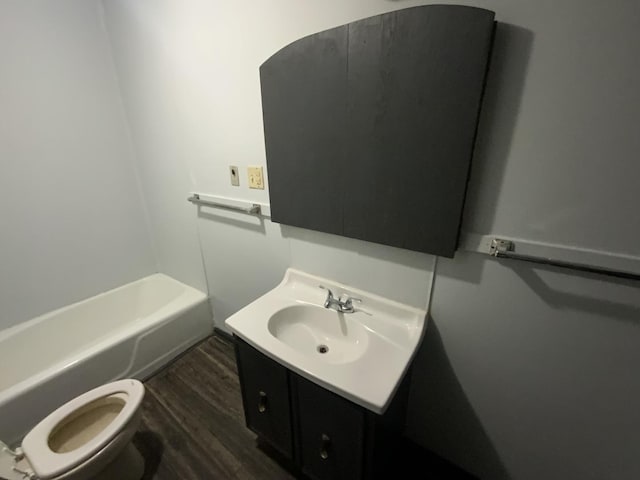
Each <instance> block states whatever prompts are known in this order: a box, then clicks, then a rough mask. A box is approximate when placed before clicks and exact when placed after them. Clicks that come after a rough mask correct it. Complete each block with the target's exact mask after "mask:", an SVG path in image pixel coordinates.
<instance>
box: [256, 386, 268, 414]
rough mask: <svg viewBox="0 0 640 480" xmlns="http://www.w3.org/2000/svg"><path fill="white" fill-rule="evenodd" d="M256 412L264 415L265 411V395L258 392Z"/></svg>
mask: <svg viewBox="0 0 640 480" xmlns="http://www.w3.org/2000/svg"><path fill="white" fill-rule="evenodd" d="M258 411H259V412H260V413H264V412H266V411H267V394H266V393H264V392H263V391H262V390H260V393H259V394H258Z"/></svg>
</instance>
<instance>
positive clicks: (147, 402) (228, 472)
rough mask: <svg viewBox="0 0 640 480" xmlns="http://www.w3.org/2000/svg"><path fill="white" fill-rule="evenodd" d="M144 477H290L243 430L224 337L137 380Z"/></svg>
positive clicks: (172, 479) (173, 479) (230, 354)
mask: <svg viewBox="0 0 640 480" xmlns="http://www.w3.org/2000/svg"><path fill="white" fill-rule="evenodd" d="M145 387H146V394H145V398H144V402H143V405H142V425H141V426H140V428H139V430H138V433H136V436H135V437H134V440H133V441H134V444H135V445H136V447H137V448H138V450H140V453H141V454H142V456H143V457H144V459H145V475H144V477H143V478H145V479H158V480H163V479H167V480H169V479H170V480H176V479H197V480H199V479H246V480H248V479H261V480H265V479H267V480H268V479H274V480H276V479H277V480H280V479H282V480H286V479H293V478H295V477H294V476H293V475H292V474H291V473H290V472H289V471H288V470H287V469H285V467H283V466H282V465H281V464H279V463H277V462H276V461H275V460H273V457H272V455H268V454H267V453H266V452H265V450H263V449H262V448H258V446H257V442H256V437H255V435H254V434H253V433H252V432H251V431H250V430H248V429H247V428H246V427H245V423H244V414H243V410H242V399H241V397H240V384H239V382H238V371H237V369H236V362H235V356H234V350H233V344H232V342H231V341H230V340H227V339H226V338H223V337H220V336H218V335H214V336H212V337H209V338H208V339H207V340H205V341H204V342H202V343H200V344H199V345H197V346H196V347H194V348H192V349H191V350H190V351H188V352H187V353H186V354H185V355H183V356H182V357H180V358H179V359H178V360H176V361H175V362H174V363H173V364H171V365H170V366H169V367H167V368H165V369H164V370H162V371H160V372H159V373H157V374H155V375H154V376H153V377H151V378H150V379H148V380H147V381H146V382H145Z"/></svg>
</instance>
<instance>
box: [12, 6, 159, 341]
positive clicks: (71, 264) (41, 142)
mask: <svg viewBox="0 0 640 480" xmlns="http://www.w3.org/2000/svg"><path fill="white" fill-rule="evenodd" d="M0 59H1V62H2V74H1V75H0V105H1V106H2V108H1V109H0V162H1V165H2V169H1V173H0V272H1V273H0V305H2V313H1V317H0V329H2V328H6V327H9V326H11V325H14V324H17V323H19V322H21V321H24V320H27V319H30V318H32V317H34V316H36V315H38V314H41V313H44V312H46V311H49V310H51V309H54V308H57V307H61V306H63V305H66V304H68V303H71V302H74V301H78V300H81V299H83V298H86V297H89V296H92V295H94V294H96V293H98V292H101V291H104V290H107V289H109V288H112V287H115V286H117V285H121V284H123V283H126V282H129V281H132V280H135V279H137V278H140V277H142V276H144V275H148V274H150V273H153V272H154V271H155V262H154V259H153V253H152V250H151V244H150V239H149V234H148V229H147V227H146V220H145V216H144V212H143V208H142V200H141V196H140V192H139V189H138V187H137V184H136V177H135V175H134V170H133V163H132V148H131V144H130V141H129V138H128V136H127V131H126V124H125V122H124V116H123V111H122V109H121V100H120V97H119V93H118V89H117V84H116V81H115V74H114V71H113V67H112V64H111V60H110V55H109V44H108V40H107V36H106V32H105V31H104V28H103V26H102V24H101V15H100V4H99V2H97V1H84V0H60V1H56V2H41V1H29V0H27V1H14V2H1V3H0Z"/></svg>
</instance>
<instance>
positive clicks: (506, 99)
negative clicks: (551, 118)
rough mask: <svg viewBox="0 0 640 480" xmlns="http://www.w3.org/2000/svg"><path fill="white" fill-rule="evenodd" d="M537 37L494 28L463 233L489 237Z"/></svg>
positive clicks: (527, 32) (506, 27) (505, 25)
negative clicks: (482, 234)
mask: <svg viewBox="0 0 640 480" xmlns="http://www.w3.org/2000/svg"><path fill="white" fill-rule="evenodd" d="M498 13H499V12H498ZM498 18H499V14H498ZM533 36H534V35H533V32H531V31H530V30H527V29H525V28H522V27H518V26H515V25H511V24H508V23H502V22H498V23H497V25H496V31H495V37H494V40H493V51H492V54H491V61H490V64H489V73H488V75H487V84H486V87H485V92H484V98H483V101H482V111H481V113H480V122H479V125H478V133H477V138H476V145H475V151H474V156H473V161H472V164H471V176H470V180H469V186H468V191H467V199H466V202H465V210H464V214H463V222H462V231H463V232H466V231H469V232H473V231H478V230H479V231H480V232H481V233H482V232H485V233H486V232H490V231H491V230H492V228H493V223H494V219H495V211H496V206H497V203H498V198H499V196H500V190H501V187H502V182H503V177H504V171H505V166H506V164H507V160H508V159H509V156H510V155H509V154H510V151H511V142H512V139H513V132H514V130H515V127H516V124H517V122H518V115H519V113H520V103H521V100H522V92H523V89H524V83H525V78H526V74H527V67H528V64H529V58H530V56H531V47H532V44H533Z"/></svg>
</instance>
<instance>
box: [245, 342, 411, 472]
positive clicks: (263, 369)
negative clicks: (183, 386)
mask: <svg viewBox="0 0 640 480" xmlns="http://www.w3.org/2000/svg"><path fill="white" fill-rule="evenodd" d="M234 338H235V345H236V357H237V361H238V373H239V376H240V386H241V389H242V401H243V404H244V411H245V420H246V423H247V427H249V428H250V429H251V430H253V431H254V432H255V433H256V434H257V435H258V436H259V437H260V438H261V439H262V440H264V441H266V442H268V443H269V444H271V445H272V446H273V447H275V448H276V449H277V450H278V451H280V453H282V454H283V455H284V456H285V457H286V458H287V459H289V460H291V461H292V462H293V464H294V465H295V466H296V467H297V468H298V469H299V470H300V471H301V472H302V473H304V474H305V475H306V476H307V477H309V478H311V479H314V480H329V479H331V480H342V479H344V480H359V479H372V478H383V477H384V475H385V471H386V468H387V463H388V462H390V461H392V460H393V459H394V449H395V448H397V447H398V445H399V443H398V441H397V440H398V439H399V438H400V436H401V433H402V428H403V426H404V418H405V408H406V402H407V395H408V375H405V377H406V378H405V380H404V381H403V382H402V383H401V385H400V387H399V388H398V391H397V393H396V395H395V396H394V398H393V400H392V402H391V404H390V406H389V407H388V409H387V411H386V412H385V414H384V415H377V414H375V413H373V412H371V411H369V410H367V409H365V408H362V407H361V406H359V405H356V404H355V403H353V402H351V401H349V400H347V399H345V398H343V397H341V396H339V395H336V394H335V393H333V392H331V391H329V390H326V389H325V388H323V387H321V386H319V385H317V384H315V383H313V382H311V381H309V380H307V379H305V378H303V377H301V376H300V375H298V374H296V373H294V372H292V371H290V370H288V369H287V368H286V367H284V366H282V365H280V364H278V363H277V362H275V361H274V360H272V359H271V358H269V357H267V356H266V355H264V354H263V353H261V352H259V351H258V350H256V349H255V348H254V347H252V346H251V345H249V344H248V343H246V342H245V341H243V340H242V339H240V338H238V337H234Z"/></svg>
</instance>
